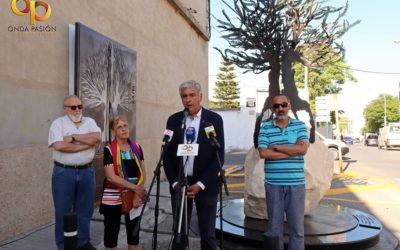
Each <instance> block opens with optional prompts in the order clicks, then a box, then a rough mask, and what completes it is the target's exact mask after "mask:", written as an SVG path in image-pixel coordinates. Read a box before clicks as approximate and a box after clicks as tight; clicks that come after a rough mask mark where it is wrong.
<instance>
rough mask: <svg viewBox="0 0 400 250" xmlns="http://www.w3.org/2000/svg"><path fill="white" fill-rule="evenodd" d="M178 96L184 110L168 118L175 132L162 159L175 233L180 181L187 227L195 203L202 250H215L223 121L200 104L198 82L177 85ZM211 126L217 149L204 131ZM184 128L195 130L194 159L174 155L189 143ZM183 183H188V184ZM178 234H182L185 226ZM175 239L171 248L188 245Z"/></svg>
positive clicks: (178, 208) (169, 127) (200, 93)
mask: <svg viewBox="0 0 400 250" xmlns="http://www.w3.org/2000/svg"><path fill="white" fill-rule="evenodd" d="M179 93H180V96H181V100H182V104H183V106H184V107H185V110H184V111H180V112H178V113H175V114H173V115H171V116H170V117H169V118H168V121H167V129H170V130H172V131H174V136H173V138H172V140H171V142H170V143H169V144H168V146H167V148H166V151H165V154H164V158H163V162H164V169H165V173H166V175H167V178H168V181H169V183H170V192H171V198H172V207H173V211H174V218H175V219H174V220H175V221H174V222H175V223H174V224H175V225H176V226H175V230H176V228H177V224H178V222H179V210H180V203H179V202H176V201H177V200H178V201H179V195H180V192H181V190H182V187H181V186H180V185H179V184H180V183H182V182H183V183H184V184H186V187H187V190H186V196H187V198H188V200H187V214H188V224H189V225H190V218H191V213H192V207H193V201H194V202H195V205H196V210H197V216H198V221H199V229H200V238H201V249H203V250H206V249H207V250H212V249H216V242H215V219H216V210H217V200H218V193H219V187H220V185H221V180H220V178H219V175H218V173H219V165H218V158H217V153H218V155H219V158H220V160H221V164H222V165H223V162H224V152H225V149H224V129H223V122H222V118H221V116H220V115H218V114H217V113H214V112H212V111H210V110H207V109H205V108H203V107H202V106H201V105H200V103H201V99H202V92H201V85H200V84H199V83H198V82H196V81H193V80H191V81H187V82H184V83H182V84H181V85H180V86H179ZM211 126H213V127H214V128H215V132H214V135H215V138H216V139H217V141H218V142H219V144H220V147H219V148H218V147H215V145H212V143H211V140H210V139H208V137H207V134H206V131H205V128H206V127H207V128H208V129H209V128H210V127H211ZM185 128H186V129H187V128H191V129H192V131H195V132H194V134H195V136H194V137H193V138H194V139H193V142H192V143H195V144H199V151H198V154H197V156H183V157H179V156H177V148H178V144H182V143H188V141H187V138H186V136H185ZM189 143H190V142H189ZM185 177H187V178H185ZM184 180H187V183H185V181H184ZM175 215H178V216H175ZM180 232H182V233H184V232H185V225H183V227H182V229H181V231H180ZM177 240H178V241H179V239H175V240H174V244H173V249H183V248H184V246H185V245H186V244H187V242H186V240H183V241H181V242H180V244H178V242H177Z"/></svg>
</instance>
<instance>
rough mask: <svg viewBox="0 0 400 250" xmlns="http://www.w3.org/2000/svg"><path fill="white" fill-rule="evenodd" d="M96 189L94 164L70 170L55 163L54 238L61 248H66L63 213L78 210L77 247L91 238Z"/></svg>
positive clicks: (53, 179)
mask: <svg viewBox="0 0 400 250" xmlns="http://www.w3.org/2000/svg"><path fill="white" fill-rule="evenodd" d="M95 189H96V179H95V173H94V166H93V165H91V166H90V167H89V168H87V169H69V168H62V167H57V166H54V169H53V176H52V192H53V201H54V208H55V217H56V226H55V238H56V244H57V248H58V250H63V249H64V214H66V213H69V212H71V210H72V206H73V204H75V209H76V213H77V225H78V247H80V246H83V245H85V244H86V243H87V242H89V240H90V220H91V218H92V215H93V203H94V195H95Z"/></svg>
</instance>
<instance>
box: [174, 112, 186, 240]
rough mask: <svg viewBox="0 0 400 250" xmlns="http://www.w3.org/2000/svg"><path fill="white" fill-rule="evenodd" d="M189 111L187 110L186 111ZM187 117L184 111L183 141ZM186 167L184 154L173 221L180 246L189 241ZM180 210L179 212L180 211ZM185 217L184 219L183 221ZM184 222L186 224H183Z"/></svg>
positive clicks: (180, 164)
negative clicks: (184, 169) (184, 168)
mask: <svg viewBox="0 0 400 250" xmlns="http://www.w3.org/2000/svg"><path fill="white" fill-rule="evenodd" d="M185 112H187V111H185ZM186 118H187V113H184V117H183V120H182V126H181V136H182V142H184V140H185V130H186ZM183 167H184V164H183V156H182V157H181V159H180V161H179V170H178V184H177V188H174V189H175V201H173V202H175V206H174V217H175V218H174V222H173V224H174V225H173V228H174V234H175V235H174V237H175V239H174V241H175V244H177V245H178V246H179V245H181V244H182V243H183V244H186V242H187V237H188V223H187V199H186V188H187V179H186V175H185V173H184V172H183V171H182V169H183ZM179 201H180V207H179V210H178V204H179ZM178 211H179V213H178ZM183 219H184V221H183ZM183 223H184V224H183ZM182 224H183V226H184V233H183V235H182V233H181V230H182ZM182 237H184V241H183V242H182Z"/></svg>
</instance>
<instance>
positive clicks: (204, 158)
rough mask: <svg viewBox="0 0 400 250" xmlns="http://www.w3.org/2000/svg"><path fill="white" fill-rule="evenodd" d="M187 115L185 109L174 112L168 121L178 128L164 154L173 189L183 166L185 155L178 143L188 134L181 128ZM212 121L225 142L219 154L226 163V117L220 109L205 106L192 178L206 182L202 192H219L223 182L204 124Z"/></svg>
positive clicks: (165, 167)
mask: <svg viewBox="0 0 400 250" xmlns="http://www.w3.org/2000/svg"><path fill="white" fill-rule="evenodd" d="M183 118H184V117H183V111H181V112H178V113H175V114H173V115H171V116H170V117H169V118H168V121H167V129H170V130H172V131H174V135H173V137H172V140H171V142H170V143H169V144H168V145H167V146H166V148H165V153H164V157H163V163H164V170H165V174H166V175H167V178H168V181H169V183H170V188H171V192H172V187H171V185H172V184H173V183H174V182H176V181H178V175H179V174H178V173H179V167H180V166H181V164H180V161H181V159H182V157H178V156H176V154H177V149H178V144H182V143H183V136H185V133H184V132H183V133H182V129H181V126H182V120H183ZM209 123H211V124H212V125H214V128H215V131H216V139H217V140H218V142H219V143H220V144H221V147H220V149H219V150H218V154H219V157H220V160H221V165H222V166H223V164H224V154H225V143H224V129H223V122H222V118H221V116H220V115H218V114H217V113H215V112H212V111H210V110H207V109H205V108H202V112H201V119H200V127H199V131H198V138H197V143H198V144H199V152H198V155H197V156H196V157H195V160H194V166H193V176H192V177H191V181H192V182H193V183H196V182H197V181H201V182H202V183H203V184H204V186H205V189H204V190H203V191H201V192H203V193H210V194H211V193H212V194H217V193H218V192H219V186H220V184H221V181H220V179H219V177H218V173H219V166H218V160H217V156H216V153H215V149H214V148H213V147H212V146H211V141H210V139H207V137H206V132H205V130H204V128H205V127H207V125H208V124H209ZM181 167H182V166H181ZM181 172H182V173H183V169H182V170H181Z"/></svg>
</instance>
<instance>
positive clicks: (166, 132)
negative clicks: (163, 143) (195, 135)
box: [164, 129, 174, 142]
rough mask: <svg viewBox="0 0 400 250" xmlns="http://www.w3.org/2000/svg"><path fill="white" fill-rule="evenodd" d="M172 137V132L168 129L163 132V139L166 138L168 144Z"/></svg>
mask: <svg viewBox="0 0 400 250" xmlns="http://www.w3.org/2000/svg"><path fill="white" fill-rule="evenodd" d="M173 136H174V131H172V130H170V129H166V130H164V138H165V137H167V138H168V142H170V141H171V140H172V137H173Z"/></svg>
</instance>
